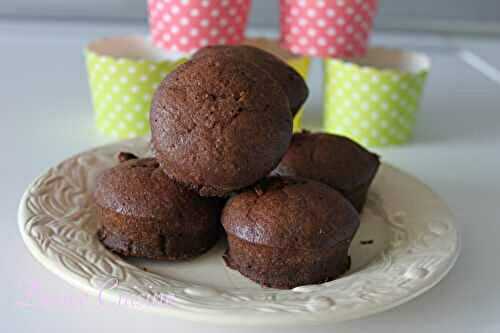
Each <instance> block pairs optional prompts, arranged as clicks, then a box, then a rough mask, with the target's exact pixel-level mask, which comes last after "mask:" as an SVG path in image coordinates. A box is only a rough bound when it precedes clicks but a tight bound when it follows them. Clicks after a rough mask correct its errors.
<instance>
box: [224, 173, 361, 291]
mask: <svg viewBox="0 0 500 333" xmlns="http://www.w3.org/2000/svg"><path fill="white" fill-rule="evenodd" d="M359 223H360V221H359V215H358V213H357V212H356V210H355V209H354V207H353V206H352V205H351V204H350V203H349V202H348V201H347V200H346V199H345V198H344V197H343V196H342V195H341V194H340V193H338V192H337V191H335V190H334V189H333V188H332V187H330V186H328V185H325V184H322V183H320V182H316V181H313V180H305V179H302V180H299V179H294V178H286V177H285V178H281V177H270V178H268V179H265V180H264V181H262V182H261V183H260V184H259V185H257V186H256V187H255V188H253V189H251V190H248V191H246V192H243V193H241V194H238V195H236V196H234V197H232V198H231V199H230V200H229V201H228V203H227V204H226V206H225V207H224V210H223V212H222V224H223V227H224V229H225V231H226V233H227V239H228V250H227V252H226V254H225V257H224V259H225V261H226V264H227V265H228V266H229V267H231V268H233V269H236V270H238V271H239V272H240V273H241V274H243V275H244V276H246V277H248V278H249V279H251V280H253V281H255V282H257V283H259V284H261V285H263V286H268V287H273V288H280V289H290V288H294V287H297V286H300V285H305V284H316V283H322V282H326V281H330V280H333V279H335V278H338V277H339V276H340V275H342V274H343V273H345V272H346V271H347V270H348V269H349V267H350V258H349V255H348V250H349V245H350V243H351V241H352V238H353V237H354V234H355V232H356V230H357V229H358V227H359Z"/></svg>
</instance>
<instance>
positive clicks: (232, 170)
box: [150, 55, 292, 196]
mask: <svg viewBox="0 0 500 333" xmlns="http://www.w3.org/2000/svg"><path fill="white" fill-rule="evenodd" d="M150 122H151V131H152V139H151V141H152V145H153V149H154V151H155V156H156V158H157V159H158V161H159V163H160V165H161V167H162V168H163V169H164V171H165V172H166V173H167V174H168V176H170V177H171V178H173V179H175V180H176V181H178V182H181V183H183V184H186V185H188V186H190V187H191V188H192V189H194V190H196V191H197V192H198V193H199V194H200V195H202V196H226V195H228V194H229V193H230V192H232V191H235V190H238V189H241V188H243V187H246V186H248V185H251V184H253V183H255V182H256V181H257V180H259V179H261V178H262V177H264V176H266V175H267V174H268V173H269V172H271V171H272V170H273V169H274V168H275V167H276V166H277V165H278V163H279V161H280V160H281V158H282V157H283V155H284V154H285V152H286V150H287V148H288V145H289V144H290V140H291V137H292V115H291V113H290V107H289V103H288V98H287V97H286V95H285V93H284V92H283V90H282V89H281V87H280V85H279V84H278V82H277V81H276V80H274V79H273V78H272V77H271V76H270V75H269V74H268V73H267V72H266V71H264V70H262V69H261V68H260V67H258V66H257V65H254V64H253V63H250V62H246V61H244V60H241V59H235V58H231V57H221V58H219V57H215V56H210V55H207V56H204V57H201V56H200V57H197V58H196V59H194V60H191V61H188V62H186V63H184V64H182V65H180V66H179V67H177V69H176V70H174V71H173V72H171V73H170V74H169V75H168V76H167V77H166V78H165V79H164V80H163V82H162V83H161V84H160V86H159V88H158V89H157V91H156V93H155V96H154V98H153V103H152V107H151V115H150Z"/></svg>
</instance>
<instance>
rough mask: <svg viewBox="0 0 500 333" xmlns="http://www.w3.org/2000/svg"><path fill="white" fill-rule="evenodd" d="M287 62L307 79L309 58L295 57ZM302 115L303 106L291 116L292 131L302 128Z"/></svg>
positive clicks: (298, 130)
mask: <svg viewBox="0 0 500 333" xmlns="http://www.w3.org/2000/svg"><path fill="white" fill-rule="evenodd" d="M287 63H288V64H289V65H290V66H291V67H293V68H294V69H295V70H296V71H297V72H298V73H299V74H300V75H301V76H302V77H303V78H304V80H307V75H308V73H309V66H310V63H311V59H310V58H309V57H295V58H291V59H288V60H287ZM303 116H304V108H302V109H300V110H299V112H297V114H296V115H295V117H294V118H293V131H294V132H300V131H301V130H302V118H303Z"/></svg>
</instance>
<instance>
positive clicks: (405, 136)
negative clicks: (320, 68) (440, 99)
mask: <svg viewBox="0 0 500 333" xmlns="http://www.w3.org/2000/svg"><path fill="white" fill-rule="evenodd" d="M324 66H325V71H324V75H325V94H324V96H325V97H324V98H325V105H324V106H325V111H324V126H325V130H326V131H327V132H331V133H336V134H342V135H345V136H348V137H350V138H352V139H354V140H355V141H358V142H359V143H361V144H364V145H368V146H385V145H394V144H402V143H405V142H407V141H408V140H410V138H411V136H412V131H413V127H414V124H415V116H416V113H417V111H418V109H419V104H420V99H421V96H422V91H423V88H424V84H425V80H426V77H427V74H428V71H429V70H430V60H429V57H427V56H426V55H424V54H419V53H412V52H405V51H400V50H389V49H382V48H373V49H370V50H369V51H368V53H367V54H366V56H365V57H363V58H359V59H356V60H355V61H353V62H345V61H341V60H336V59H328V60H325V63H324Z"/></svg>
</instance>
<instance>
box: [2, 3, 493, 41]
mask: <svg viewBox="0 0 500 333" xmlns="http://www.w3.org/2000/svg"><path fill="white" fill-rule="evenodd" d="M379 1H380V11H379V15H378V17H377V23H376V26H377V28H378V29H397V30H417V31H418V30H421V31H429V30H431V31H448V32H460V33H463V32H471V33H475V32H487V33H500V0H379ZM277 13H278V0H253V13H252V16H251V22H250V26H251V27H253V28H256V27H265V28H267V27H277V26H278V18H277ZM1 17H3V18H8V19H14V20H16V19H22V18H31V19H33V18H36V19H44V18H46V19H64V20H109V19H114V20H117V21H121V20H134V21H145V18H146V0H0V18H1Z"/></svg>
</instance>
